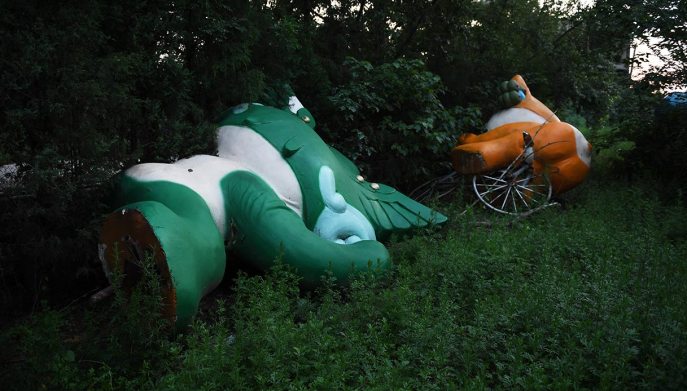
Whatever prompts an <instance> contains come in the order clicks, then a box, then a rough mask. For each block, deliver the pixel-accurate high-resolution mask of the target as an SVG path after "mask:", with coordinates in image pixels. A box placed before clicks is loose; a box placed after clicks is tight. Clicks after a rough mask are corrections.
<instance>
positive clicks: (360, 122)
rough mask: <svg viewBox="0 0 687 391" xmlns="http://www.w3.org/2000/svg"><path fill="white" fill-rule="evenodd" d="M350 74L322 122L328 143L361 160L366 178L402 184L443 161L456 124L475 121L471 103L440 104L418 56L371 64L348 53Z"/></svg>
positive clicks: (436, 82) (441, 167)
mask: <svg viewBox="0 0 687 391" xmlns="http://www.w3.org/2000/svg"><path fill="white" fill-rule="evenodd" d="M344 65H345V67H346V69H347V70H348V72H349V74H350V79H349V80H348V81H347V82H346V83H344V84H342V85H340V86H339V87H337V88H336V89H335V91H334V93H333V95H332V96H331V97H330V101H331V104H332V105H333V109H332V110H333V112H332V113H331V114H330V116H329V118H330V119H329V120H328V121H327V122H326V124H327V130H328V131H329V133H330V134H331V135H332V136H336V138H334V139H333V140H332V144H334V145H336V146H338V147H339V148H341V150H342V151H344V152H346V153H347V154H348V155H349V156H350V157H351V158H353V159H354V160H356V161H358V162H360V163H361V166H362V168H363V169H364V171H365V172H366V174H367V175H369V176H370V177H372V178H380V179H384V180H385V181H388V182H391V183H393V184H395V185H397V186H401V187H407V186H408V185H409V184H417V183H418V181H421V180H423V179H421V178H428V177H432V176H436V175H437V174H438V173H444V172H445V171H446V170H447V167H448V163H447V162H448V159H447V157H448V152H449V150H450V149H451V148H452V147H453V145H454V144H455V140H456V137H457V136H458V134H457V133H458V132H459V131H460V129H466V128H468V129H469V128H472V127H475V126H476V124H477V123H478V120H479V116H480V113H479V110H478V109H476V108H462V107H456V108H453V109H449V110H447V109H445V108H444V106H443V104H442V103H441V101H440V99H439V98H440V95H441V94H442V93H443V91H444V90H443V87H442V84H441V81H440V79H439V77H438V76H436V75H434V74H432V73H431V72H428V71H427V70H426V69H425V66H424V64H423V63H422V62H421V61H420V60H406V59H398V60H395V61H393V62H391V63H385V64H381V65H377V66H373V65H372V64H371V63H369V62H367V61H360V60H357V59H354V58H348V59H347V60H346V62H345V63H344Z"/></svg>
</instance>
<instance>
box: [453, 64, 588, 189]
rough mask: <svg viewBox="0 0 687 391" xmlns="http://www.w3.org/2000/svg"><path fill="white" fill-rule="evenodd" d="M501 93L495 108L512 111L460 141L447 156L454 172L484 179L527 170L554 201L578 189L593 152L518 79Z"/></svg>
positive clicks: (515, 78) (582, 139) (500, 112)
mask: <svg viewBox="0 0 687 391" xmlns="http://www.w3.org/2000/svg"><path fill="white" fill-rule="evenodd" d="M499 90H500V91H499V92H500V93H501V95H500V96H499V102H500V103H502V104H504V105H505V106H510V108H508V109H505V110H502V111H499V112H497V113H496V114H494V115H493V116H492V117H491V118H490V119H489V121H488V122H487V124H486V128H487V132H486V133H483V134H479V135H476V134H471V133H466V134H463V135H461V136H460V138H459V139H458V145H456V146H455V147H454V148H453V150H452V151H451V159H452V162H453V167H454V169H455V170H456V171H457V172H458V173H460V174H464V175H488V174H489V173H493V172H496V171H498V170H501V169H505V168H507V167H512V166H513V165H518V164H526V165H527V166H528V167H530V169H531V170H532V171H533V173H534V177H537V176H539V177H541V178H544V177H545V178H546V179H547V180H548V181H549V182H550V185H551V186H550V188H551V189H552V191H553V195H559V194H561V193H563V192H565V191H567V190H570V189H572V188H573V187H575V186H577V185H579V184H580V183H581V182H582V181H583V180H584V178H585V177H586V176H587V173H588V172H589V168H590V165H591V150H592V147H591V144H589V142H587V140H586V139H585V138H584V136H583V135H582V133H580V131H579V130H577V129H576V128H575V127H574V126H572V125H570V124H568V123H565V122H561V120H559V119H558V117H556V115H555V114H554V113H553V112H552V111H551V110H549V108H547V107H546V106H545V105H544V104H543V103H541V102H540V101H539V100H537V99H536V98H535V97H534V96H532V94H531V93H530V90H529V88H528V87H527V84H525V81H524V80H523V78H522V77H521V76H520V75H516V76H514V77H513V78H512V79H511V80H510V81H507V82H504V83H502V84H501V85H500V86H499ZM505 183H506V182H504V184H505ZM511 186H518V185H517V183H515V182H514V183H512V184H511ZM521 187H522V186H521ZM513 190H516V189H515V188H514V189H513ZM550 193H551V190H549V196H550V195H551V194H550ZM521 198H523V197H521ZM523 201H524V202H526V201H525V200H524V198H523Z"/></svg>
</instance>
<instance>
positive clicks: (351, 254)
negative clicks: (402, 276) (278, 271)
mask: <svg viewBox="0 0 687 391" xmlns="http://www.w3.org/2000/svg"><path fill="white" fill-rule="evenodd" d="M221 186H222V190H223V192H224V195H225V203H226V210H227V211H229V213H228V214H227V216H228V220H227V226H229V227H231V230H232V232H235V234H234V237H233V238H232V239H230V240H231V241H232V242H235V249H236V251H237V252H238V253H239V254H240V255H241V256H242V258H244V259H247V260H249V261H250V262H252V263H254V264H255V265H257V266H259V267H261V268H262V269H268V268H269V267H270V266H272V265H273V264H274V262H275V260H276V259H278V258H281V259H282V261H283V262H284V263H286V264H288V265H291V266H293V267H294V268H296V269H297V271H298V275H299V276H301V277H302V278H303V282H304V283H305V284H306V285H315V284H318V283H319V282H320V278H321V276H322V275H324V274H325V273H326V272H327V270H331V271H332V273H333V274H334V276H335V277H336V278H337V279H338V280H339V281H346V280H348V279H349V278H350V277H351V276H352V274H354V273H351V271H352V270H357V271H363V270H367V269H368V268H372V269H386V268H388V267H389V253H388V252H387V250H386V248H385V247H384V245H382V244H381V243H380V242H377V241H374V240H364V241H360V242H357V243H354V244H347V245H342V244H337V243H334V242H330V241H328V240H325V239H323V238H321V237H319V236H317V235H316V234H315V233H313V232H312V231H310V230H309V229H308V228H307V227H306V226H305V224H304V223H303V220H302V219H301V218H300V217H299V216H298V215H297V214H296V213H295V212H294V211H292V210H291V209H289V208H288V207H287V206H286V205H285V204H284V202H283V201H282V200H281V199H279V197H278V196H277V195H276V194H275V193H274V191H273V190H272V189H271V188H270V187H269V186H268V185H267V183H265V182H264V181H263V180H262V179H260V177H258V176H256V175H254V174H252V173H249V172H246V171H237V172H234V173H232V174H230V175H228V176H226V177H225V178H224V179H223V180H222V183H221Z"/></svg>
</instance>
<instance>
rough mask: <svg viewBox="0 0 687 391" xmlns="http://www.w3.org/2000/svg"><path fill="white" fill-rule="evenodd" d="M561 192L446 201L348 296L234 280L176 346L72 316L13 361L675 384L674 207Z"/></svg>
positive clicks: (121, 380)
mask: <svg viewBox="0 0 687 391" xmlns="http://www.w3.org/2000/svg"><path fill="white" fill-rule="evenodd" d="M567 198H568V202H567V203H566V204H565V207H564V208H559V209H556V208H549V209H547V210H544V211H542V212H540V213H538V214H536V215H533V216H531V217H530V218H528V219H525V220H517V221H514V220H513V219H512V218H508V217H502V216H497V215H494V214H493V213H489V212H487V211H484V210H482V209H480V208H474V209H470V210H468V211H467V212H466V213H464V214H461V212H462V210H463V208H464V205H462V201H461V202H458V201H456V204H453V205H445V206H444V207H443V208H442V209H443V210H446V211H447V213H448V214H449V215H450V217H452V219H451V222H450V223H449V224H448V225H447V226H444V227H443V228H441V229H427V230H425V231H423V232H420V233H419V234H418V235H416V236H414V237H412V238H403V240H399V239H400V238H399V239H392V243H391V245H390V250H391V253H392V257H393V260H394V262H395V267H394V269H393V271H392V272H391V273H389V274H388V275H381V276H380V275H375V274H373V273H367V274H361V275H360V276H359V277H358V278H357V279H355V281H354V282H353V283H351V284H350V285H346V286H340V285H339V284H337V282H336V281H335V280H334V279H333V277H331V276H329V277H325V278H324V279H323V284H322V286H321V288H319V289H317V290H314V291H304V290H302V289H301V288H300V286H299V281H298V278H297V277H296V274H294V272H293V270H290V269H288V268H287V267H286V266H284V265H279V266H277V267H276V268H275V269H273V270H272V271H271V272H270V273H268V274H266V275H245V274H239V275H238V277H237V278H236V279H235V281H234V282H233V283H232V284H230V285H229V286H230V287H231V289H232V292H231V294H230V295H228V296H226V298H225V299H224V300H222V301H219V302H217V303H216V304H215V305H214V306H213V308H212V309H211V310H210V312H209V313H206V314H205V315H204V316H202V317H201V319H202V320H197V321H196V322H195V324H194V325H193V327H192V328H191V329H190V330H187V331H186V332H184V333H182V334H181V335H179V336H178V337H177V338H171V337H169V336H165V334H164V333H160V332H158V331H156V330H159V329H158V328H155V327H152V328H151V327H148V326H146V327H147V328H145V330H148V331H146V332H147V333H148V334H145V333H146V332H136V333H133V334H132V337H131V338H133V339H135V340H136V341H138V342H137V343H136V345H133V346H132V345H127V346H124V345H110V346H109V348H108V347H102V346H103V345H99V346H101V348H100V351H102V352H103V353H101V354H100V355H98V354H97V353H89V355H88V356H85V353H83V352H84V350H83V347H79V345H78V344H77V345H75V346H73V345H74V344H72V345H70V344H64V342H61V343H62V345H60V342H59V341H60V340H63V339H64V338H65V335H66V334H69V333H68V327H66V326H69V325H71V324H72V323H73V322H74V320H73V319H71V320H70V319H66V320H65V319H55V318H50V317H48V318H47V321H49V322H48V323H47V324H48V326H50V327H46V326H45V325H46V323H45V322H43V323H30V324H26V325H23V326H21V327H23V329H22V330H25V331H28V332H29V333H28V334H26V333H25V334H24V336H23V339H22V338H19V339H20V340H22V341H23V342H22V343H24V344H28V345H27V346H38V347H40V346H48V348H49V349H50V350H51V351H53V352H54V353H53V354H52V355H50V356H44V357H43V358H40V357H32V356H31V355H30V353H28V352H29V350H24V353H23V354H25V355H28V356H27V357H28V360H29V361H26V364H27V365H28V364H29V363H30V364H31V365H32V366H33V367H32V368H43V370H45V368H47V369H48V370H50V368H53V369H52V370H51V371H52V372H50V373H51V374H52V375H50V376H43V377H42V379H43V380H42V381H43V382H45V384H48V385H50V384H52V385H53V388H64V387H61V386H63V385H65V384H66V385H68V386H69V385H78V386H83V385H84V384H85V385H91V387H92V388H102V387H100V386H103V385H104V386H105V388H112V389H125V388H126V387H136V388H137V389H155V390H159V389H163V390H175V389H178V390H187V389H207V390H215V389H216V390H221V389H239V390H241V389H243V390H253V389H365V390H369V389H372V390H398V389H400V390H404V389H406V390H414V389H423V390H427V389H429V390H431V389H487V388H490V389H528V390H529V389H570V388H592V389H596V388H601V389H684V388H685V386H686V385H687V379H686V378H685V375H684V374H685V373H686V372H685V369H686V368H687V327H686V325H687V314H686V313H685V311H684V308H685V307H686V306H687V266H686V264H685V259H687V245H685V242H684V235H685V230H684V228H682V227H683V225H684V224H683V221H684V219H685V217H687V211H686V210H685V208H684V206H683V205H681V204H679V203H677V204H666V203H665V201H662V200H661V199H659V198H658V196H657V195H656V193H655V191H654V190H653V187H652V186H629V187H627V186H622V187H620V186H616V185H615V184H614V183H603V184H602V183H594V182H593V181H592V182H591V183H586V184H585V185H583V186H582V187H581V188H579V189H577V190H575V191H573V192H572V193H570V194H569V196H568V197H567ZM119 316H120V318H118V319H122V322H124V323H126V324H130V323H129V320H126V318H122V317H121V315H119ZM115 318H116V317H115ZM134 318H135V317H132V319H134ZM51 319H52V320H51ZM51 324H52V326H51ZM144 324H145V323H144ZM59 325H62V326H61V327H58V326H59ZM149 326H150V325H149ZM111 327H113V328H114V331H113V335H114V336H115V337H116V338H118V337H117V336H120V335H122V331H121V330H120V331H117V329H116V325H115V324H112V326H111ZM65 328H66V329H67V330H65ZM14 335H15V336H16V333H15V334H14ZM55 340H57V341H58V342H57V344H56V345H54V346H57V347H56V348H55V347H50V346H53V345H50V344H51V343H52V342H49V341H55ZM45 341H48V342H45ZM101 342H107V341H106V340H101ZM60 346H61V347H60ZM124 347H126V349H124ZM112 349H114V352H113V351H112ZM45 350H46V348H41V349H39V350H36V351H37V352H38V351H45ZM124 350H126V353H127V354H128V355H130V357H132V358H136V357H138V358H140V359H138V360H133V361H127V360H124V359H122V358H121V357H123V356H121V355H119V356H118V355H116V354H115V353H116V352H117V351H120V352H119V353H124ZM69 351H72V352H73V353H69ZM107 352H109V353H107ZM105 353H107V354H105ZM46 357H47V358H46ZM40 360H43V361H40ZM70 360H73V361H70ZM96 362H98V364H96ZM13 365H14V364H13ZM22 365H24V364H22ZM63 367H64V368H66V369H65V370H63V369H59V371H58V370H57V369H56V368H63ZM15 368H17V367H15ZM22 369H26V370H29V367H28V366H27V367H22ZM76 369H78V371H76ZM32 370H35V369H32ZM5 371H6V372H5V375H6V376H5V377H4V378H3V380H6V381H7V383H5V384H13V383H11V378H9V377H8V376H7V375H8V372H7V370H5ZM19 372H20V371H15V372H13V373H14V374H15V375H16V373H19ZM35 373H41V372H35ZM65 378H66V379H68V380H70V381H71V383H69V382H66V383H65V382H64V381H62V380H64V379H65ZM77 380H78V381H77ZM59 381H62V382H59ZM93 385H97V387H95V386H93ZM72 388H77V387H72ZM85 388H87V387H82V389H85Z"/></svg>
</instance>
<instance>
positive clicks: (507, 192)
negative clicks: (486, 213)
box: [501, 186, 511, 210]
mask: <svg viewBox="0 0 687 391" xmlns="http://www.w3.org/2000/svg"><path fill="white" fill-rule="evenodd" d="M510 189H511V188H510V186H509V187H508V190H507V191H506V196H505V197H504V199H503V204H501V210H503V208H505V207H506V202H508V196H509V195H510Z"/></svg>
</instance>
